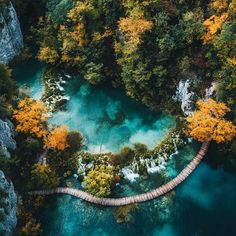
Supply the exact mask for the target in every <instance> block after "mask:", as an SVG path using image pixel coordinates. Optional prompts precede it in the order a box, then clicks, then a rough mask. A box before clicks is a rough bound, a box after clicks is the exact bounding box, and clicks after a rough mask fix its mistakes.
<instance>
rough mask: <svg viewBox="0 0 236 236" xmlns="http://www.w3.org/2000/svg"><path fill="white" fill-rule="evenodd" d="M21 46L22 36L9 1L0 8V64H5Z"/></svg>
mask: <svg viewBox="0 0 236 236" xmlns="http://www.w3.org/2000/svg"><path fill="white" fill-rule="evenodd" d="M22 48H23V36H22V33H21V29H20V23H19V20H18V18H17V15H16V11H15V9H14V7H13V5H12V3H11V2H9V3H8V4H7V5H6V6H4V7H3V6H2V7H1V8H0V64H7V63H8V62H9V61H10V60H11V59H13V58H14V57H15V56H16V55H18V54H19V53H20V51H21V49H22Z"/></svg>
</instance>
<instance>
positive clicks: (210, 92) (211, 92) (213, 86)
mask: <svg viewBox="0 0 236 236" xmlns="http://www.w3.org/2000/svg"><path fill="white" fill-rule="evenodd" d="M215 91H216V82H212V83H211V86H210V87H209V88H206V89H205V100H208V99H209V98H210V97H212V96H213V95H214V92H215Z"/></svg>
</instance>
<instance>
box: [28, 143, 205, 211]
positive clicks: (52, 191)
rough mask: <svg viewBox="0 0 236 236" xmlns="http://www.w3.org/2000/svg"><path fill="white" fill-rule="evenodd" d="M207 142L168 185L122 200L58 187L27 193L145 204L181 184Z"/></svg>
mask: <svg viewBox="0 0 236 236" xmlns="http://www.w3.org/2000/svg"><path fill="white" fill-rule="evenodd" d="M208 146H209V142H204V143H203V144H202V146H201V148H200V150H199V152H198V153H197V155H196V156H195V157H194V158H193V160H192V161H191V162H190V163H189V164H188V165H187V166H186V167H185V168H184V169H183V170H182V171H181V172H180V173H179V174H178V175H177V176H176V177H175V178H174V179H172V180H171V181H169V182H168V183H166V184H164V185H162V186H160V187H158V188H156V189H154V190H152V191H150V192H147V193H143V194H138V195H135V196H130V197H122V198H99V197H95V196H93V195H91V194H89V193H87V192H84V191H82V190H79V189H73V188H66V187H59V188H54V189H49V190H38V191H32V192H29V194H30V195H52V194H59V193H60V194H69V195H72V196H75V197H77V198H81V199H83V200H85V201H87V202H90V203H94V204H98V205H103V206H124V205H128V204H132V203H138V202H146V201H149V200H152V199H155V198H157V197H159V196H161V195H164V194H165V193H168V192H170V191H171V190H173V189H174V188H175V187H177V186H178V185H179V184H181V183H182V182H183V181H184V180H185V179H186V178H187V177H188V176H189V175H190V174H191V173H192V172H193V170H194V169H195V168H196V167H197V166H198V164H199V163H200V162H201V160H202V159H203V157H204V156H205V154H206V152H207V150H208Z"/></svg>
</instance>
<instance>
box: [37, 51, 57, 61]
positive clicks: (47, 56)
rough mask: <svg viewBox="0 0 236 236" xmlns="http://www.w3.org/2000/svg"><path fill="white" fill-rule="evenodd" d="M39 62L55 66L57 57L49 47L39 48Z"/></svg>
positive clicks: (55, 52)
mask: <svg viewBox="0 0 236 236" xmlns="http://www.w3.org/2000/svg"><path fill="white" fill-rule="evenodd" d="M38 59H39V60H40V61H45V62H47V63H52V64H55V63H56V62H57V61H58V60H59V55H58V53H57V51H56V50H54V49H52V48H50V47H41V48H40V50H39V54H38Z"/></svg>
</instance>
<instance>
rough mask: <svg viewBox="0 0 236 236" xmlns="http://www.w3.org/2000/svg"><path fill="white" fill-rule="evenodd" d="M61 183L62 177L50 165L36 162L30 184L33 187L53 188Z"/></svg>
mask: <svg viewBox="0 0 236 236" xmlns="http://www.w3.org/2000/svg"><path fill="white" fill-rule="evenodd" d="M59 183H60V178H59V177H58V176H57V174H56V173H55V171H54V170H53V169H51V167H50V166H49V165H42V164H40V163H36V164H34V166H33V169H32V171H31V179H30V185H31V187H32V188H33V189H41V188H53V187H56V186H58V185H59Z"/></svg>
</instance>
